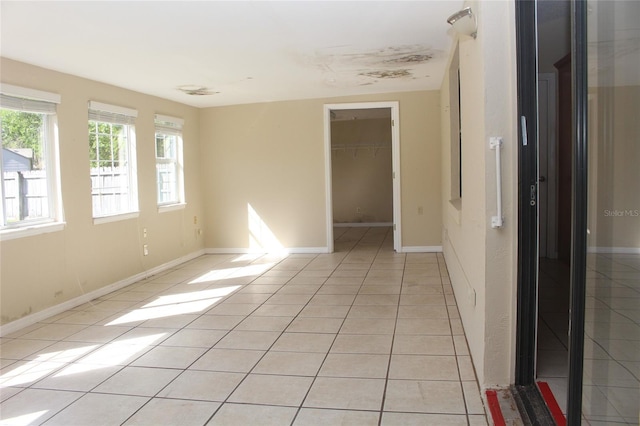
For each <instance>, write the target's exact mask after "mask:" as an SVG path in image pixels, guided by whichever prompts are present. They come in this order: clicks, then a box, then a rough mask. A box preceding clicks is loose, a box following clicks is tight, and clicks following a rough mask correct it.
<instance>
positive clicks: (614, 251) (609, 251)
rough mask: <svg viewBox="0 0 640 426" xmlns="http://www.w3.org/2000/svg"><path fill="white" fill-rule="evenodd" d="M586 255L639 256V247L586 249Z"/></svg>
mask: <svg viewBox="0 0 640 426" xmlns="http://www.w3.org/2000/svg"><path fill="white" fill-rule="evenodd" d="M587 253H595V254H640V247H587Z"/></svg>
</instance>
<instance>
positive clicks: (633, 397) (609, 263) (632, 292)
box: [538, 254, 640, 426]
mask: <svg viewBox="0 0 640 426" xmlns="http://www.w3.org/2000/svg"><path fill="white" fill-rule="evenodd" d="M587 260H588V270H587V296H586V313H585V357H584V377H583V402H582V414H583V419H582V422H583V424H586V425H592V426H596V425H609V424H620V425H634V426H637V425H638V424H640V414H639V413H640V314H639V313H640V256H638V255H637V254H590V255H589V256H588V259H587ZM540 265H541V274H540V286H541V290H540V316H541V321H540V331H539V333H540V334H539V338H538V339H539V340H538V342H539V343H538V378H539V379H540V380H543V381H546V382H548V383H549V386H550V387H551V389H552V390H553V393H554V396H555V397H556V399H557V401H558V404H559V405H560V407H561V408H562V409H563V411H564V410H565V407H566V397H567V380H568V379H567V377H568V349H567V348H568V342H567V333H568V326H569V325H568V311H569V267H568V266H567V265H564V264H562V263H561V262H558V261H551V260H548V259H541V264H540Z"/></svg>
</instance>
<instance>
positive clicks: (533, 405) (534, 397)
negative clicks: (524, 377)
mask: <svg viewBox="0 0 640 426" xmlns="http://www.w3.org/2000/svg"><path fill="white" fill-rule="evenodd" d="M511 394H512V395H513V399H514V400H515V402H516V405H517V407H518V411H519V412H520V416H521V418H522V423H523V424H524V425H527V426H529V425H530V426H555V425H556V422H555V420H554V418H553V416H552V415H551V412H550V411H549V407H547V404H546V402H545V400H544V398H543V397H542V395H541V393H540V390H539V389H538V387H537V386H536V385H535V384H532V385H528V386H520V385H513V386H511Z"/></svg>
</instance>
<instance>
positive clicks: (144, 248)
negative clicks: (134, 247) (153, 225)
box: [142, 244, 149, 256]
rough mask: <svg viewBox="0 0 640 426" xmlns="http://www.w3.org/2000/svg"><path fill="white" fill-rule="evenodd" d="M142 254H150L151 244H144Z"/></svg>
mask: <svg viewBox="0 0 640 426" xmlns="http://www.w3.org/2000/svg"><path fill="white" fill-rule="evenodd" d="M142 254H144V255H145V256H149V245H148V244H145V245H143V246H142Z"/></svg>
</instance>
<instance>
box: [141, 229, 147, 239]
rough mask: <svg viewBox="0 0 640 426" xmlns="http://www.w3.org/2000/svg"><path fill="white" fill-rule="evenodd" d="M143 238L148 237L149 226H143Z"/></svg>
mask: <svg viewBox="0 0 640 426" xmlns="http://www.w3.org/2000/svg"><path fill="white" fill-rule="evenodd" d="M142 238H147V228H142Z"/></svg>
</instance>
